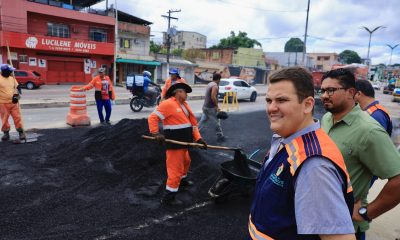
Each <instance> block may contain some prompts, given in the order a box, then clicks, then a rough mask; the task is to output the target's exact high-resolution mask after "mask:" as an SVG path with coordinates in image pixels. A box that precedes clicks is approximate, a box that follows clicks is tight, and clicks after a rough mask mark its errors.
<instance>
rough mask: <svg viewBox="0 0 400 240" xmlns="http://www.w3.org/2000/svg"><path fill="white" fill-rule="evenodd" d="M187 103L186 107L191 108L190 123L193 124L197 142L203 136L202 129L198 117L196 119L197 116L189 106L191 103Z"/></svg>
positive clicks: (194, 137) (194, 136)
mask: <svg viewBox="0 0 400 240" xmlns="http://www.w3.org/2000/svg"><path fill="white" fill-rule="evenodd" d="M185 105H186V108H187V109H188V110H189V114H190V117H189V119H190V123H191V124H192V126H193V139H194V141H196V142H197V140H199V139H200V138H201V135H200V131H199V128H198V126H197V119H196V116H195V115H194V114H193V112H192V109H190V108H189V105H188V104H187V103H186V104H185Z"/></svg>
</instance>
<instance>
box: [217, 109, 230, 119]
mask: <svg viewBox="0 0 400 240" xmlns="http://www.w3.org/2000/svg"><path fill="white" fill-rule="evenodd" d="M217 118H218V119H222V120H225V119H227V118H228V113H226V112H224V111H219V112H218V113H217Z"/></svg>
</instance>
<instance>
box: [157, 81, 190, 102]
mask: <svg viewBox="0 0 400 240" xmlns="http://www.w3.org/2000/svg"><path fill="white" fill-rule="evenodd" d="M171 83H172V80H171V78H168V79H167V80H165V84H164V87H163V88H162V90H161V97H162V98H165V95H166V94H167V91H168V89H169V88H170V87H171ZM175 83H186V80H185V79H183V78H177V79H176V81H175Z"/></svg>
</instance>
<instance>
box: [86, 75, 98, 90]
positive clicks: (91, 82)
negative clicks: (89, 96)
mask: <svg viewBox="0 0 400 240" xmlns="http://www.w3.org/2000/svg"><path fill="white" fill-rule="evenodd" d="M96 79H97V77H94V78H93V79H92V80H91V81H90V82H89V84H88V85H85V86H83V88H84V89H85V90H86V91H87V90H90V89H92V88H94V84H95V82H96Z"/></svg>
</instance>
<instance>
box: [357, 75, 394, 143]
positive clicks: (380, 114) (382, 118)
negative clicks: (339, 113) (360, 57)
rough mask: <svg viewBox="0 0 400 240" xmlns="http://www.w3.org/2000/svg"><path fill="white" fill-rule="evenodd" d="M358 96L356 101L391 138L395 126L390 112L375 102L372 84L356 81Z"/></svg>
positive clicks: (365, 81)
mask: <svg viewBox="0 0 400 240" xmlns="http://www.w3.org/2000/svg"><path fill="white" fill-rule="evenodd" d="M356 90H357V92H356V95H355V96H354V100H356V102H357V103H358V104H360V107H361V109H362V110H364V111H366V112H367V113H368V114H369V115H370V116H371V117H372V118H374V119H375V120H376V121H377V122H378V123H380V124H381V125H382V127H383V128H384V129H385V130H386V132H387V133H388V134H389V136H391V135H392V130H393V125H392V120H391V119H390V115H389V111H388V110H386V108H385V107H383V106H382V105H380V104H379V101H377V100H375V90H374V88H373V87H372V84H371V83H370V82H369V81H367V80H358V81H356Z"/></svg>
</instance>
